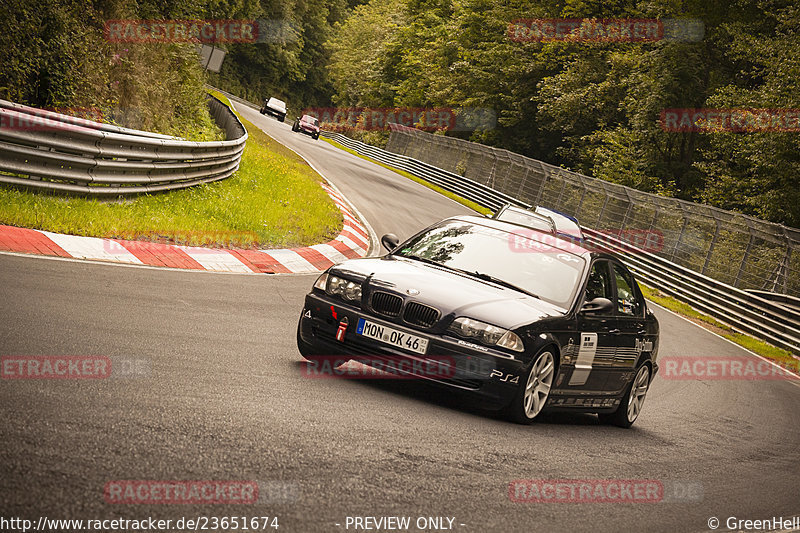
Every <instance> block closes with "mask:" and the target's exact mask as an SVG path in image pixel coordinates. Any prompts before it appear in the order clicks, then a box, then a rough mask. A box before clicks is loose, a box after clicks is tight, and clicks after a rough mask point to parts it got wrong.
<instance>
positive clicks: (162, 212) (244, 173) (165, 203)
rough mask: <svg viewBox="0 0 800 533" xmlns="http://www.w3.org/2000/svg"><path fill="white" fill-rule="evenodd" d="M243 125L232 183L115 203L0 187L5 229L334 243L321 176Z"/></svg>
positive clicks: (231, 242) (235, 243) (232, 242)
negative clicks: (245, 137) (239, 157)
mask: <svg viewBox="0 0 800 533" xmlns="http://www.w3.org/2000/svg"><path fill="white" fill-rule="evenodd" d="M215 96H217V98H220V99H221V100H222V101H223V102H226V103H227V104H228V105H230V102H228V101H227V99H225V98H224V97H222V95H220V94H215ZM239 119H240V120H242V123H243V124H244V126H245V128H247V132H248V134H249V138H248V140H247V145H246V146H245V150H244V154H243V156H242V162H241V165H240V168H239V171H238V172H236V173H235V174H234V175H233V176H232V177H230V178H228V179H225V180H221V181H218V182H215V183H209V184H205V185H200V186H197V187H190V188H188V189H182V190H178V191H173V192H168V193H161V194H154V195H142V196H138V197H134V198H131V199H119V200H113V201H109V200H99V199H94V198H72V197H64V196H57V195H52V194H46V193H44V194H43V193H41V192H32V191H26V190H21V189H14V188H6V187H0V224H6V225H12V226H19V227H27V228H34V229H42V230H47V231H53V232H57V233H68V234H72V235H84V236H91V237H105V238H120V239H139V240H148V241H155V242H167V243H176V244H185V245H194V246H218V247H236V248H250V247H261V248H283V247H293V246H304V245H310V244H316V243H320V242H326V241H328V240H330V239H332V238H334V237H335V236H336V235H337V234H338V232H339V231H340V229H341V227H342V216H341V213H340V212H339V210H338V209H337V208H336V206H335V204H334V203H333V202H332V201H331V199H330V198H329V197H328V195H327V194H326V193H325V191H324V190H323V189H322V188H321V187H320V186H319V183H320V181H321V180H322V178H321V177H320V176H319V175H318V174H317V173H316V172H314V170H312V169H311V167H309V166H308V164H307V163H306V162H305V161H303V159H302V158H300V157H298V156H297V154H295V153H294V152H292V151H291V150H289V149H288V148H286V147H284V146H283V145H281V144H280V143H278V142H276V141H275V140H273V139H272V138H271V137H269V136H267V135H266V134H265V133H264V132H262V131H261V130H260V129H258V128H257V127H255V126H254V125H253V124H251V123H249V122H248V121H246V120H244V119H243V118H242V117H241V116H239Z"/></svg>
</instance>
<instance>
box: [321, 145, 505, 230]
mask: <svg viewBox="0 0 800 533" xmlns="http://www.w3.org/2000/svg"><path fill="white" fill-rule="evenodd" d="M320 139H322V140H323V141H325V142H328V143H330V144H332V145H333V146H335V147H336V148H339V149H341V150H344V151H345V152H348V153H350V154H353V155H354V156H356V157H360V158H361V159H364V160H366V161H369V162H371V163H375V164H376V165H380V166H382V167H383V168H385V169H388V170H391V171H392V172H397V173H398V174H400V175H401V176H403V177H406V178H408V179H410V180H412V181H416V182H417V183H419V184H420V185H424V186H426V187H427V188H429V189H433V190H434V191H436V192H438V193H439V194H442V195H444V196H447V197H448V198H450V199H451V200H454V201H456V202H458V203H460V204H462V205H464V206H466V207H469V208H470V209H472V210H473V211H477V212H478V213H480V214H482V215H491V214H492V210H491V209H488V208H486V207H482V206H480V205H478V204H476V203H475V202H473V201H471V200H467V199H466V198H462V197H461V196H458V195H457V194H454V193H452V192H450V191H447V190H445V189H442V188H441V187H439V186H438V185H434V184H433V183H430V182H428V181H425V180H424V179H422V178H418V177H417V176H414V175H413V174H409V173H408V172H406V171H405V170H398V169H396V168H394V167H390V166H389V165H385V164H383V163H381V162H380V161H377V160H375V159H373V158H371V157H369V156H366V155H361V154H359V153H358V152H356V151H355V150H351V149H350V148H347V147H346V146H344V145H342V144H340V143H338V142H336V141H334V140H332V139H328V138H327V137H320Z"/></svg>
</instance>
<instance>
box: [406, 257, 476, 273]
mask: <svg viewBox="0 0 800 533" xmlns="http://www.w3.org/2000/svg"><path fill="white" fill-rule="evenodd" d="M395 257H402V258H405V259H414V260H416V261H421V262H423V263H427V264H429V265H434V266H437V267H441V268H445V269H447V270H453V271H455V272H464V271H463V270H459V269H458V268H453V267H451V266H447V265H444V264H442V263H439V262H437V261H434V260H433V259H428V258H427V257H421V256H419V255H414V254H406V255H401V254H395Z"/></svg>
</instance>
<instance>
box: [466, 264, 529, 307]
mask: <svg viewBox="0 0 800 533" xmlns="http://www.w3.org/2000/svg"><path fill="white" fill-rule="evenodd" d="M468 273H469V274H472V275H473V276H475V277H476V278H478V279H482V280H484V281H491V282H492V283H497V284H498V285H502V286H503V287H508V288H509V289H514V290H515V291H519V292H521V293H524V294H527V295H528V296H533V297H534V298H538V299H540V300H541V299H542V298H541V297H540V296H539V295H538V294H534V293H532V292H531V291H529V290H526V289H523V288H522V287H518V286H517V285H514V284H513V283H510V282H508V281H506V280H504V279H500V278H496V277H494V276H491V275H489V274H485V273H483V272H478V271H474V272H468Z"/></svg>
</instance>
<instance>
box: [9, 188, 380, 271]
mask: <svg viewBox="0 0 800 533" xmlns="http://www.w3.org/2000/svg"><path fill="white" fill-rule="evenodd" d="M322 188H323V189H325V192H327V193H328V195H329V196H330V197H331V199H332V200H333V201H334V203H335V204H336V206H337V207H338V208H339V210H340V211H341V212H342V218H343V219H344V227H343V229H342V232H341V233H339V235H338V236H337V237H336V238H335V239H333V240H332V241H329V242H327V243H325V244H315V245H314V246H308V247H305V248H292V249H283V250H253V249H227V248H225V249H223V248H201V247H195V246H178V245H173V244H161V243H155V242H146V241H128V240H122V239H101V238H97V237H79V236H76V235H64V234H60V233H51V232H49V231H41V230H34V229H26V228H17V227H14V226H2V225H0V251H4V252H17V253H26V254H37V255H49V256H58V257H70V258H74V259H90V260H98V261H109V262H114V263H128V264H135V265H149V266H159V267H169V268H184V269H192V270H208V271H214V272H243V273H253V272H256V273H265V274H288V273H302V272H320V271H323V270H325V269H327V268H328V267H330V266H332V265H334V264H336V263H341V262H342V261H345V260H347V259H353V258H356V257H364V256H365V255H367V253H368V252H369V247H370V234H369V232H368V231H367V229H366V228H365V227H364V225H363V224H362V223H361V222H360V221H359V219H358V217H357V216H356V215H355V213H354V210H353V209H352V208H351V207H350V205H349V204H348V203H347V201H346V200H345V199H344V197H343V196H342V195H341V194H340V193H339V192H338V191H337V190H335V189H334V188H333V187H332V186H330V185H327V184H324V183H323V184H322Z"/></svg>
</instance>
